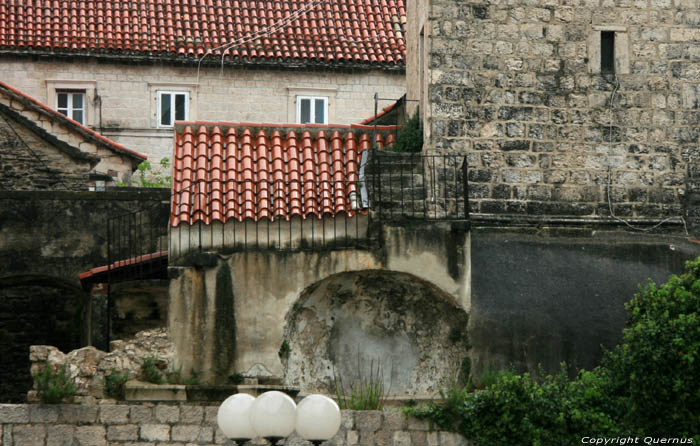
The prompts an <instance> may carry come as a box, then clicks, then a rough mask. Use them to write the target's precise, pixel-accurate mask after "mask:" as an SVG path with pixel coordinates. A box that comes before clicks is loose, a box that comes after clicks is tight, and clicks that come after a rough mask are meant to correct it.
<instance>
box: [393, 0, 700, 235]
mask: <svg viewBox="0 0 700 446" xmlns="http://www.w3.org/2000/svg"><path fill="white" fill-rule="evenodd" d="M699 6H700V2H698V0H510V1H497V0H490V1H471V2H462V1H455V0H431V1H430V2H429V3H428V6H427V7H423V6H418V4H417V3H416V2H414V3H413V5H410V4H409V19H411V18H413V19H414V20H415V21H414V22H413V23H412V24H411V23H409V33H408V34H409V38H410V39H414V42H413V43H412V42H410V41H409V45H408V47H409V48H408V54H409V61H408V64H409V66H408V69H407V76H408V84H409V96H412V97H419V98H421V99H422V101H421V102H422V107H421V109H422V110H424V112H423V113H424V119H425V123H426V142H427V144H428V149H429V150H434V151H440V152H462V153H464V152H466V153H467V154H468V157H469V165H470V172H469V180H470V182H471V183H470V200H471V203H470V204H471V210H472V212H473V213H475V214H477V215H478V214H518V215H523V214H525V215H538V216H575V217H593V218H594V219H597V218H605V217H610V215H611V209H612V211H613V213H614V215H615V216H618V217H623V218H625V219H635V218H636V219H640V220H645V221H647V222H654V221H659V220H661V219H665V218H667V217H675V219H674V220H675V221H677V222H678V223H679V224H681V223H682V221H681V219H680V218H679V217H683V218H684V219H685V220H686V221H687V220H688V219H689V218H690V219H691V220H692V219H693V217H694V214H695V217H697V214H698V209H697V208H698V206H697V200H692V195H693V194H694V193H697V191H695V189H697V187H698V185H697V182H695V183H693V182H689V177H690V175H689V172H690V171H693V169H695V170H697V165H698V163H700V150H699V149H698V136H699V135H700V126H698V124H699V123H700V96H699V94H698V92H699V91H700V8H699ZM412 12H415V14H412ZM421 48H423V50H422V51H421ZM413 49H415V54H417V57H416V56H411V54H413V53H412V52H411V51H412V50H413ZM611 52H612V60H613V61H612V63H613V67H610V66H607V67H606V66H604V65H605V59H606V57H608V58H609V57H610V54H611ZM411 57H413V59H411ZM421 66H424V67H425V71H424V72H423V74H422V75H421V74H420V67H421ZM606 71H607V72H606ZM421 76H423V77H422V78H421ZM691 223H692V221H691Z"/></svg>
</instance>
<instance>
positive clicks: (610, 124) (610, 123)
mask: <svg viewBox="0 0 700 446" xmlns="http://www.w3.org/2000/svg"><path fill="white" fill-rule="evenodd" d="M619 89H620V80H619V79H618V77H617V74H615V86H614V87H613V90H612V93H611V94H610V103H609V106H608V112H609V121H608V156H610V154H611V153H612V147H613V146H612V142H613V106H614V104H615V97H616V96H617V92H618V90H619ZM611 188H612V166H610V164H609V163H608V184H607V188H606V189H607V190H606V195H607V199H608V209H609V211H610V216H611V217H612V218H613V219H614V220H615V221H619V222H620V223H624V224H625V225H626V226H627V227H629V228H631V229H633V230H635V231H640V232H649V231H652V230H654V229H656V228H658V227H659V226H661V225H663V224H664V223H667V222H669V221H671V220H673V219H674V218H676V217H675V216H673V217H668V218H665V219H664V220H661V221H660V222H658V223H657V224H655V225H654V226H651V227H648V228H642V227H639V226H634V225H633V224H631V223H630V222H629V221H627V220H625V219H623V218H620V217H618V216H617V215H615V212H614V211H613V205H612V197H611V196H610V189H611ZM679 218H680V219H681V221H682V222H683V227H684V229H685V234H686V235H690V234H689V233H688V225H687V223H686V221H685V218H683V216H682V215H680V216H679Z"/></svg>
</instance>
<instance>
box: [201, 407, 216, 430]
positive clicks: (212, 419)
mask: <svg viewBox="0 0 700 446" xmlns="http://www.w3.org/2000/svg"><path fill="white" fill-rule="evenodd" d="M218 413H219V407H218V406H207V407H205V408H204V424H205V425H207V426H216V416H217V414H218Z"/></svg>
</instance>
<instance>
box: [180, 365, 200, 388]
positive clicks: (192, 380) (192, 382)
mask: <svg viewBox="0 0 700 446" xmlns="http://www.w3.org/2000/svg"><path fill="white" fill-rule="evenodd" d="M199 375H200V374H199V372H198V371H197V370H195V369H190V377H189V378H187V379H186V380H185V381H184V382H183V384H184V385H186V386H196V385H197V384H199Z"/></svg>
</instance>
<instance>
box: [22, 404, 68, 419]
mask: <svg viewBox="0 0 700 446" xmlns="http://www.w3.org/2000/svg"><path fill="white" fill-rule="evenodd" d="M60 408H61V406H60V405H52V404H33V405H31V406H29V422H31V423H55V422H57V421H58V411H59V409H60Z"/></svg>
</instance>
